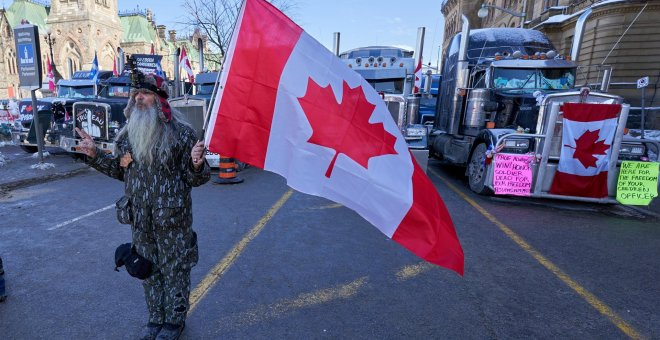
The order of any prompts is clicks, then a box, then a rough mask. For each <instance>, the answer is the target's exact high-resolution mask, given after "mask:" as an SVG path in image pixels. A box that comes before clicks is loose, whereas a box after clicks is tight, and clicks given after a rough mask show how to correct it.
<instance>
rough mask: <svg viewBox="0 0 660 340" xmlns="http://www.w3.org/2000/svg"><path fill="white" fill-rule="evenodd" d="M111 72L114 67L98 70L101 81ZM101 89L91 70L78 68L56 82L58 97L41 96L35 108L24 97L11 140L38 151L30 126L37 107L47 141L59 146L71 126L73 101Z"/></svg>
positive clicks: (29, 149)
mask: <svg viewBox="0 0 660 340" xmlns="http://www.w3.org/2000/svg"><path fill="white" fill-rule="evenodd" d="M110 76H112V72H111V71H99V79H100V81H103V80H104V79H107V78H109V77H110ZM100 89H101V88H100V87H99V86H95V82H94V81H93V80H92V79H90V72H89V71H77V72H75V73H74V74H73V76H72V77H71V79H61V80H60V81H58V82H57V96H56V97H46V98H40V99H38V100H37V108H36V110H35V108H33V105H32V99H31V98H23V99H22V100H21V101H20V102H19V104H18V107H19V119H18V120H17V121H16V122H15V124H14V126H13V128H12V140H13V141H14V143H15V144H16V145H19V146H20V147H21V148H22V149H23V150H24V151H26V152H29V153H34V152H37V140H36V133H35V131H34V129H32V128H31V126H32V118H33V116H34V112H35V111H36V112H40V113H39V117H40V119H41V120H40V122H41V123H42V124H41V129H42V130H43V131H42V132H43V136H44V142H45V143H44V145H46V146H51V147H59V141H60V136H61V134H62V133H66V131H67V130H70V129H71V121H70V119H71V113H72V112H73V104H74V103H76V102H79V101H84V100H89V99H92V98H95V97H96V96H97V94H98V93H99V91H100Z"/></svg>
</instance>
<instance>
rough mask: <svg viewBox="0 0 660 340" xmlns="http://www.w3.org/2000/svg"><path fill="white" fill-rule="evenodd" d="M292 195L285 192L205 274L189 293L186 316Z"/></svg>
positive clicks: (291, 192) (290, 192) (291, 191)
mask: <svg viewBox="0 0 660 340" xmlns="http://www.w3.org/2000/svg"><path fill="white" fill-rule="evenodd" d="M292 194H293V190H291V189H289V190H288V191H287V192H285V193H284V195H282V197H280V199H279V200H278V201H277V202H275V204H274V205H273V206H272V207H271V208H270V209H269V210H268V212H267V213H266V214H265V215H264V216H263V217H262V218H261V219H260V220H259V221H258V222H257V224H255V225H254V227H252V229H251V230H250V231H249V232H248V233H247V234H246V235H245V236H244V237H243V239H242V240H240V241H239V242H238V243H237V244H236V245H235V246H234V248H232V250H230V251H229V253H228V254H227V255H225V257H224V258H223V259H222V260H220V262H218V263H217V264H216V265H215V267H213V269H211V271H210V272H209V273H208V274H206V276H205V277H204V279H202V282H200V283H199V285H197V287H195V289H194V290H193V291H192V293H190V308H189V309H188V316H190V314H192V312H193V311H194V310H195V308H196V307H197V304H198V303H199V301H201V300H202V299H203V298H204V296H205V295H206V293H207V292H208V291H209V290H210V289H211V288H212V287H213V286H214V285H215V284H216V283H217V282H218V280H220V278H221V277H222V275H224V273H225V272H226V271H227V269H229V267H231V265H232V264H234V262H235V261H236V259H237V258H238V256H240V255H241V253H242V252H243V250H245V247H247V245H248V243H250V241H252V240H253V239H254V238H255V237H257V235H259V233H260V232H261V230H262V229H263V228H264V226H265V225H266V223H267V222H268V221H270V219H271V218H273V216H274V215H275V214H276V213H277V211H278V210H280V208H281V207H282V205H284V203H285V202H286V201H287V200H288V199H289V197H291V195H292Z"/></svg>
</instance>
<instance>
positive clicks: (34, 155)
mask: <svg viewBox="0 0 660 340" xmlns="http://www.w3.org/2000/svg"><path fill="white" fill-rule="evenodd" d="M42 154H43V155H44V158H46V157H50V153H49V152H48V151H43V152H42ZM32 158H39V153H38V152H35V153H33V154H32Z"/></svg>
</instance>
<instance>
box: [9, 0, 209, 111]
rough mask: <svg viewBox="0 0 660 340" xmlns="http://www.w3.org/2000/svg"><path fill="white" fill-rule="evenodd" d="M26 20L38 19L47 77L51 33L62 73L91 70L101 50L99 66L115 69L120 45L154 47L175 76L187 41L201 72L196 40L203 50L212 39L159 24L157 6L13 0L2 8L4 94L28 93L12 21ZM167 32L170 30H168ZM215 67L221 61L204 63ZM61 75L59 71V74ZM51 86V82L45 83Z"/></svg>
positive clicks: (106, 0) (127, 49)
mask: <svg viewBox="0 0 660 340" xmlns="http://www.w3.org/2000/svg"><path fill="white" fill-rule="evenodd" d="M22 20H28V21H29V22H30V23H31V24H34V25H37V26H38V28H39V34H40V35H41V39H40V40H39V41H40V43H41V46H40V47H41V54H42V56H41V57H42V63H43V65H42V69H43V72H44V76H43V78H44V79H46V75H45V73H46V72H47V71H46V70H47V67H46V65H47V61H46V60H47V57H50V47H49V44H48V40H47V38H48V33H50V38H51V42H52V54H53V62H54V64H55V67H56V70H57V71H58V72H59V74H60V75H61V76H62V77H63V78H69V77H70V75H71V74H72V73H73V72H75V71H78V70H89V69H90V68H91V65H92V61H93V59H94V53H96V54H97V58H98V62H99V68H100V69H101V70H112V69H113V64H114V62H115V59H116V58H117V56H118V52H117V51H118V48H121V49H122V50H123V51H124V53H126V54H133V53H142V54H148V53H151V51H152V48H153V51H154V53H155V54H159V55H162V56H163V60H162V68H163V71H165V73H166V74H167V75H168V77H169V78H172V75H173V74H174V73H173V70H174V62H173V61H174V58H175V53H176V49H177V47H180V46H186V51H187V52H188V55H189V59H190V61H191V64H192V68H193V71H194V72H195V73H197V72H199V71H200V70H199V62H198V56H199V51H198V50H197V44H196V43H193V41H197V39H202V41H203V47H202V49H203V55H205V56H206V55H207V54H209V53H210V51H209V50H208V45H207V39H206V37H203V36H202V35H201V34H199V32H195V33H194V34H193V35H191V36H190V37H185V38H177V37H176V32H175V31H174V30H170V31H169V32H168V31H167V28H166V27H165V25H157V24H156V22H155V21H154V19H153V12H152V11H151V10H149V9H147V10H144V11H139V10H136V11H130V12H126V13H119V12H118V10H117V0H52V1H50V4H48V3H45V2H42V1H40V0H14V2H13V3H12V4H11V6H9V8H7V9H4V8H3V9H0V99H2V98H11V97H25V96H28V95H29V94H28V93H27V92H24V93H19V92H21V91H19V89H18V86H19V84H18V73H17V67H16V51H15V47H14V36H13V27H15V26H17V25H19V24H20V23H21V21H22ZM166 32H167V34H166ZM205 68H206V69H215V68H217V65H215V64H213V65H208V64H207V65H205ZM56 77H57V75H56ZM46 88H47V85H46Z"/></svg>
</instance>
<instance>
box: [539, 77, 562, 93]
mask: <svg viewBox="0 0 660 340" xmlns="http://www.w3.org/2000/svg"><path fill="white" fill-rule="evenodd" d="M541 79H543V82H544V83H546V84H547V85H548V86H549V87H550V89H551V90H558V89H556V88H555V87H554V86H553V85H552V84H551V83H550V82H549V81H548V80H547V79H545V77H541Z"/></svg>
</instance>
